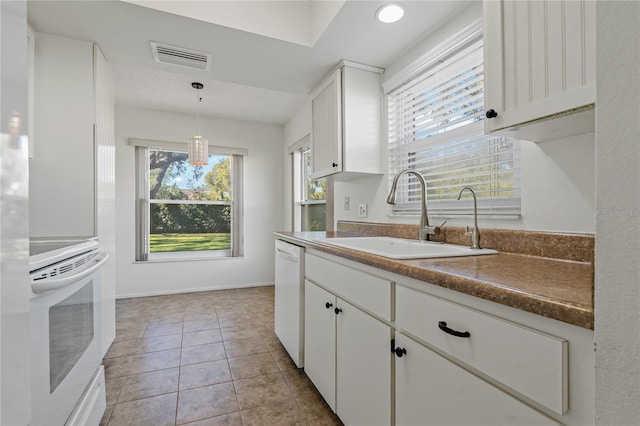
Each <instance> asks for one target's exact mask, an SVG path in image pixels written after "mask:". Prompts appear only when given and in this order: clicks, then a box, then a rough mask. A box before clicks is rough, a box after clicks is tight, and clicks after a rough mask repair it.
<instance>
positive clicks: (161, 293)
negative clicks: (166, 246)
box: [116, 282, 274, 299]
mask: <svg viewBox="0 0 640 426" xmlns="http://www.w3.org/2000/svg"><path fill="white" fill-rule="evenodd" d="M270 285H274V284H273V283H272V282H267V283H247V284H234V285H226V286H217V287H202V288H186V289H185V288H181V289H179V290H168V291H167V290H165V291H150V292H145V293H130V294H117V295H116V299H131V298H134V297H147V296H167V295H169V294H180V293H197V292H201V291H215V290H231V289H236V288H250V287H265V286H270Z"/></svg>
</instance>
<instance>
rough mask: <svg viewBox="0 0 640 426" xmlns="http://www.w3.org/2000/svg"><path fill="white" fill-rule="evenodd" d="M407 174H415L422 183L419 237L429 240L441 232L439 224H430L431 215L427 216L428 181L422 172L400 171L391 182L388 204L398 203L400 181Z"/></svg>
mask: <svg viewBox="0 0 640 426" xmlns="http://www.w3.org/2000/svg"><path fill="white" fill-rule="evenodd" d="M406 174H410V175H414V176H415V177H416V178H417V179H418V183H419V184H420V191H421V197H422V199H421V202H420V207H421V208H420V233H419V236H418V238H419V239H420V240H423V241H428V240H429V236H430V235H437V234H439V233H440V227H439V226H429V217H428V216H427V182H426V180H425V179H424V176H422V175H421V174H420V173H418V172H416V171H415V170H411V169H404V170H401V171H399V172H398V173H397V174H396V175H395V176H394V177H393V181H392V182H391V189H390V191H389V195H388V196H387V204H392V205H393V204H395V203H396V191H397V189H398V181H399V180H400V178H401V177H402V176H404V175H406Z"/></svg>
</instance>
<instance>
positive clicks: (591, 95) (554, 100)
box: [483, 0, 596, 141]
mask: <svg viewBox="0 0 640 426" xmlns="http://www.w3.org/2000/svg"><path fill="white" fill-rule="evenodd" d="M595 3H596V2H595V1H594V0H575V1H564V0H563V1H555V0H525V1H521V0H486V1H485V2H484V6H483V7H484V49H485V61H484V66H485V110H486V111H487V118H488V119H487V120H485V130H486V131H487V132H495V131H499V130H502V129H505V130H506V129H508V130H506V131H504V132H502V133H504V134H505V135H508V136H514V137H520V138H522V139H529V140H534V141H535V140H544V139H553V138H557V137H562V136H570V135H573V134H581V133H587V132H593V130H594V123H595V121H594V110H593V104H594V103H595V99H596V96H595V95H596V91H595V53H596V49H595ZM559 117H560V118H562V120H548V119H549V118H559Z"/></svg>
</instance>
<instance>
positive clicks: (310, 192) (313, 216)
mask: <svg viewBox="0 0 640 426" xmlns="http://www.w3.org/2000/svg"><path fill="white" fill-rule="evenodd" d="M300 154H301V155H300V162H301V164H300V167H301V170H302V173H301V178H302V184H301V189H302V194H301V197H300V198H301V202H300V207H301V230H302V231H324V230H326V201H325V200H326V180H325V179H311V172H312V171H313V168H312V165H311V164H312V163H311V147H309V146H306V147H304V148H302V149H301V151H300Z"/></svg>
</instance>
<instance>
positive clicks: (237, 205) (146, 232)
mask: <svg viewBox="0 0 640 426" xmlns="http://www.w3.org/2000/svg"><path fill="white" fill-rule="evenodd" d="M136 142H137V143H136ZM140 142H142V143H140ZM148 142H149V141H140V140H130V141H129V144H130V145H134V146H135V148H136V152H135V156H136V182H137V185H136V200H137V202H136V251H135V260H136V262H165V261H182V260H209V259H229V258H236V257H242V256H243V254H244V248H243V240H244V239H243V223H242V222H243V221H242V217H243V204H244V203H243V199H244V196H243V175H244V173H243V157H244V154H245V153H246V150H241V149H234V148H229V149H225V147H214V146H211V145H210V146H209V155H210V156H211V155H216V154H220V155H228V156H230V157H231V158H232V160H231V161H232V167H231V187H232V190H231V193H232V197H231V200H228V201H227V200H222V201H219V200H211V201H209V200H163V199H150V198H149V181H150V169H149V167H150V160H149V156H150V150H151V149H155V150H160V151H171V152H180V153H187V149H186V146H183V145H184V144H180V145H178V144H175V143H171V142H167V143H158V145H159V147H157V146H154V145H153V144H150V143H148ZM220 151H222V152H220ZM152 204H190V205H229V206H231V224H230V226H231V249H229V250H201V251H176V252H163V253H151V252H150V250H149V243H150V226H151V223H150V222H151V220H150V214H151V205H152Z"/></svg>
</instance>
